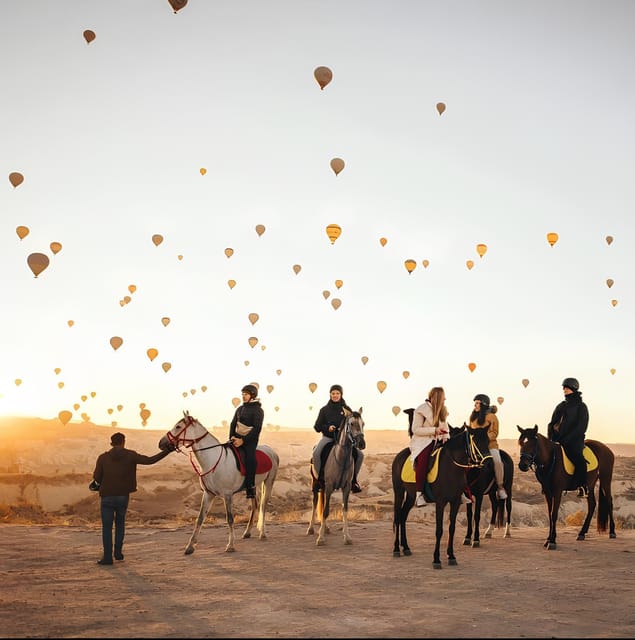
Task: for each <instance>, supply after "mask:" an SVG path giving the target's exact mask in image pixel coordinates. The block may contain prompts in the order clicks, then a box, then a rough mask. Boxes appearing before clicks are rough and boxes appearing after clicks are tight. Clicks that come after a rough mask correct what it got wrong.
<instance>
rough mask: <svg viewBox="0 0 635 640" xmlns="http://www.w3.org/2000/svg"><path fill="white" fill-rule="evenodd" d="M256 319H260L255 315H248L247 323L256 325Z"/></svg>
mask: <svg viewBox="0 0 635 640" xmlns="http://www.w3.org/2000/svg"><path fill="white" fill-rule="evenodd" d="M258 318H260V316H259V315H258V314H257V313H250V314H249V322H251V324H252V325H253V324H256V322H258Z"/></svg>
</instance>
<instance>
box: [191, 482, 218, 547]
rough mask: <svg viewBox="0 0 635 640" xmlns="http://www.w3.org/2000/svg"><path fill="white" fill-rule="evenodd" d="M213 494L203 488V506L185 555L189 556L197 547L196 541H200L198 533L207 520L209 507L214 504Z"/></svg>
mask: <svg viewBox="0 0 635 640" xmlns="http://www.w3.org/2000/svg"><path fill="white" fill-rule="evenodd" d="M215 497H216V496H214V495H213V494H211V493H209V492H207V491H205V490H203V495H202V496H201V508H200V509H199V511H198V517H197V518H196V523H195V524H194V531H192V535H191V536H190V539H189V541H188V543H187V546H186V547H185V555H186V556H189V555H190V554H191V553H194V549H195V548H196V543H197V542H198V534H199V533H200V531H201V527H202V526H203V522H205V517H206V516H207V512H208V511H209V508H210V507H211V506H212V502H214V498H215Z"/></svg>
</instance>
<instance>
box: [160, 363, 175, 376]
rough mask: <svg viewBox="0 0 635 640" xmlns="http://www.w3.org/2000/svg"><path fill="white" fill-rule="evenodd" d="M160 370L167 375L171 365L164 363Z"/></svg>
mask: <svg viewBox="0 0 635 640" xmlns="http://www.w3.org/2000/svg"><path fill="white" fill-rule="evenodd" d="M161 368H162V369H163V371H165V372H166V373H167V372H168V371H169V370H170V369H171V368H172V365H171V364H170V363H169V362H164V363H163V364H162V365H161Z"/></svg>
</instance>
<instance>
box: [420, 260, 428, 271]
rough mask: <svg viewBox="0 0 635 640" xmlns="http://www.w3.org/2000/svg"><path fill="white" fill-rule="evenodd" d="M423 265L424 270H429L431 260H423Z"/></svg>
mask: <svg viewBox="0 0 635 640" xmlns="http://www.w3.org/2000/svg"><path fill="white" fill-rule="evenodd" d="M421 264H422V265H423V268H424V269H427V268H428V265H429V264H430V260H423V261H422V262H421Z"/></svg>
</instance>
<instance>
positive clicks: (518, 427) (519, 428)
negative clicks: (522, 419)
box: [516, 424, 523, 433]
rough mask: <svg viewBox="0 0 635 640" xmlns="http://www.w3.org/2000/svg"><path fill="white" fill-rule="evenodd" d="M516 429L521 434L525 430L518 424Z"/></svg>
mask: <svg viewBox="0 0 635 640" xmlns="http://www.w3.org/2000/svg"><path fill="white" fill-rule="evenodd" d="M516 428H517V429H518V431H520V432H521V433H522V432H523V430H522V429H521V427H520V425H519V424H517V425H516Z"/></svg>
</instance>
